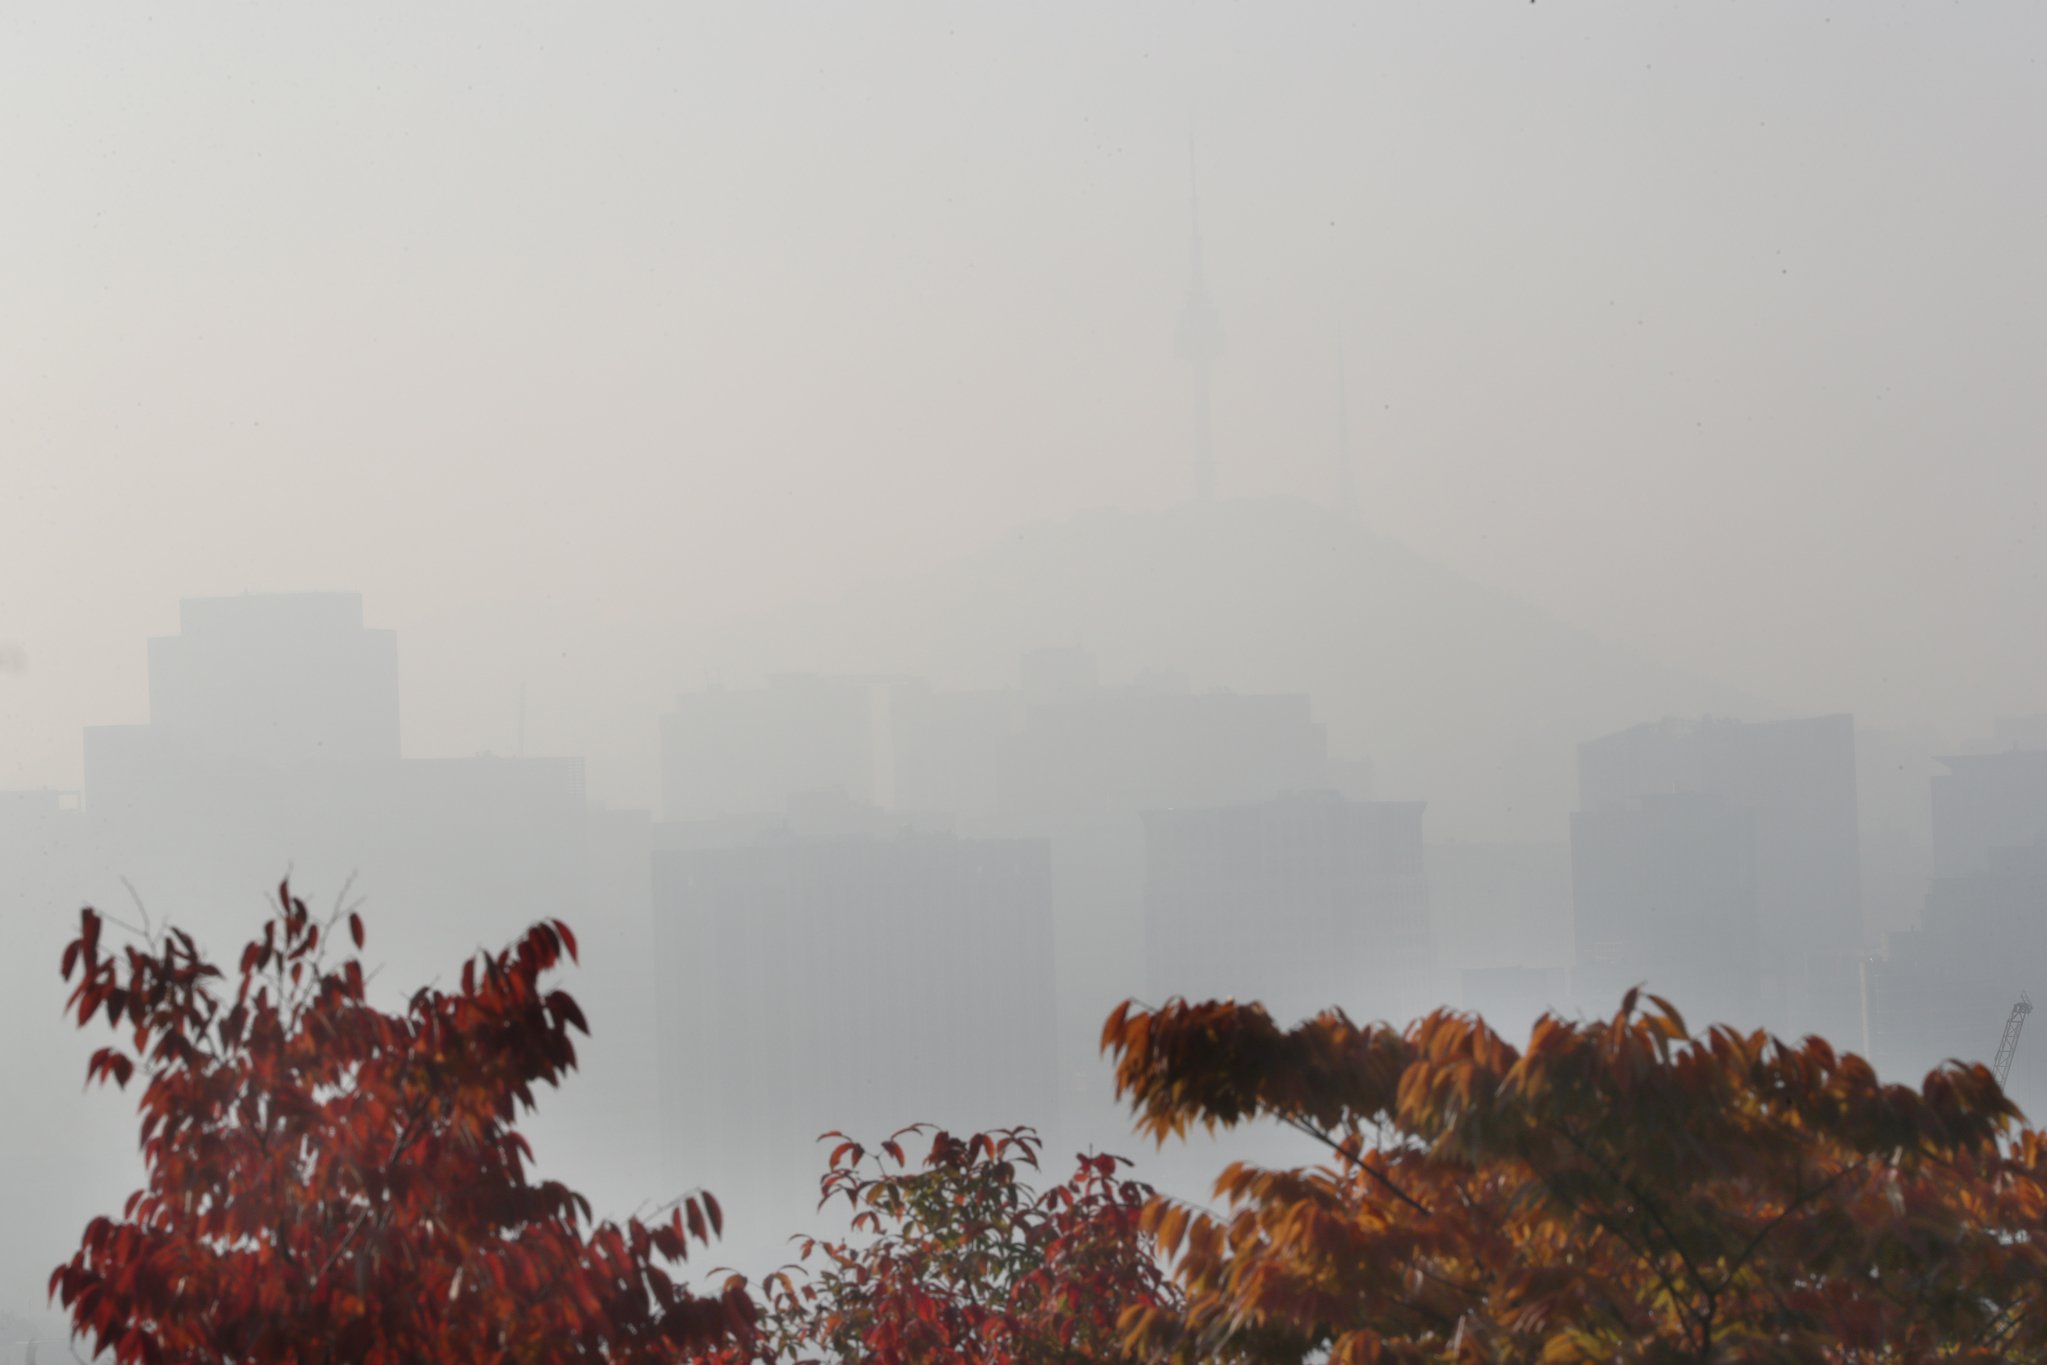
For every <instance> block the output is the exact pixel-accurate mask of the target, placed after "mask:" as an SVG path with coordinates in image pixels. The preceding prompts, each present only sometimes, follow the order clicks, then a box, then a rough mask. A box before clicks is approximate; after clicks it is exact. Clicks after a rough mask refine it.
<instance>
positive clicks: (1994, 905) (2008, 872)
mask: <svg viewBox="0 0 2047 1365" xmlns="http://www.w3.org/2000/svg"><path fill="white" fill-rule="evenodd" d="M1888 946H1889V951H1888V952H1887V953H1886V955H1885V956H1884V957H1883V958H1882V959H1879V960H1877V961H1874V962H1871V963H1870V964H1869V983H1870V984H1869V1028H1870V1045H1871V1053H1872V1058H1873V1060H1875V1062H1876V1063H1877V1065H1878V1067H1879V1068H1881V1070H1882V1072H1883V1074H1884V1076H1885V1078H1886V1079H1889V1080H1898V1081H1914V1082H1916V1081H1917V1080H1918V1078H1919V1077H1920V1076H1922V1075H1924V1074H1925V1073H1926V1072H1927V1071H1929V1070H1931V1069H1932V1068H1933V1067H1935V1066H1938V1065H1940V1064H1941V1063H1942V1062H1944V1061H1947V1060H1949V1059H1951V1058H1952V1059H1958V1060H1961V1061H1965V1062H1983V1063H1986V1064H1987V1063H1988V1062H1989V1061H1990V1059H1991V1057H1992V1056H1993V1055H1994V1054H1995V1052H1996V1050H1997V1042H1998V1036H1999V1033H2000V1032H2001V1030H2002V1029H2003V1026H2004V1020H2005V1015H2006V1014H2007V1012H2008V1011H2009V1010H2010V1009H2011V1007H2012V1004H2013V1002H2014V1001H2016V1000H2017V999H2018V998H2019V995H2020V993H2021V992H2024V991H2036V990H2039V989H2041V988H2042V987H2043V986H2047V841H2040V842H2032V843H2027V844H2023V845H2006V846H1995V847H1991V848H1989V849H1987V850H1986V851H1985V853H1984V855H1983V857H1982V859H1981V861H1980V863H1979V864H1978V865H1976V866H1975V867H1974V868H1973V869H1972V870H1970V871H1966V872H1958V873H1955V874H1953V875H1950V876H1944V877H1938V878H1936V879H1935V880H1934V883H1933V890H1932V891H1931V892H1930V893H1929V894H1928V896H1927V898H1926V911H1925V916H1924V922H1923V924H1922V926H1921V927H1920V928H1918V929H1909V930H1903V931H1900V932H1898V933H1894V934H1892V935H1891V936H1890V941H1889V945H1888ZM2042 1044H2043V1040H2042V1039H2041V1038H2039V1037H2036V1036H2024V1037H2022V1038H2021V1042H2020V1047H2019V1055H2018V1059H2017V1062H2016V1064H2015V1065H2014V1068H2013V1071H2012V1075H2011V1080H2010V1086H2011V1090H2012V1092H2013V1095H2014V1097H2015V1098H2017V1099H2018V1100H2019V1102H2020V1104H2021V1105H2023V1106H2024V1107H2026V1108H2027V1110H2028V1111H2029V1112H2038V1108H2039V1105H2040V1104H2041V1102H2043V1101H2047V1060H2043V1057H2047V1048H2043V1045H2042Z"/></svg>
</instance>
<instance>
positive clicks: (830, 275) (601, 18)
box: [0, 0, 2047, 800]
mask: <svg viewBox="0 0 2047 1365" xmlns="http://www.w3.org/2000/svg"><path fill="white" fill-rule="evenodd" d="M2043 46H2047V10H2043V9H2042V7H2041V6H2040V5H2039V4H2037V3H2036V2H2035V0H2000V2H1998V3H1989V2H1987V0H1979V2H1978V3H1970V4H1931V3H1924V2H1923V0H1922V2H1921V3H1912V4H1895V3H1879V2H1877V0H1854V2H1853V3H1840V4H1835V5H1825V4H1819V3H1810V4H1795V5H1745V6H1727V5H1715V6H1706V5H1699V4H1696V3H1690V4H1680V3H1646V2H1644V0H1628V3H1621V0H1612V2H1611V3H1604V4H1582V3H1564V2H1563V0H1542V3H1539V4H1534V5H1529V4H1521V3H1507V2H1506V0H1496V2H1495V3H1491V4H1483V5H1481V4H1456V5H1452V4H1441V3H1433V4H1431V3H1422V2H1421V0H1408V2H1406V3H1386V4H1376V5H1363V4H1355V3H1344V4H1324V5H1307V4H1300V5H1291V6H1264V5H1256V6H1254V5H1241V6H1222V5H1216V4H1188V3H1174V4H1163V3H1154V4H1135V3H1132V4H1117V5H1075V4H1038V5H1006V6H978V7H963V6H941V5H936V4H931V5H923V6H899V5H884V4H872V3H863V4H859V5H841V6H822V5H818V6H779V7H770V6H755V5H746V6H741V5H730V6H720V7H712V6H698V5H668V4H657V5H642V6H635V5H625V4H614V5H606V6H563V5H553V4H549V5H536V4H526V3H510V2H509V0H491V3H488V4H473V5H456V4H437V5H432V6H419V5H411V4H406V5H401V4H350V5H346V6H318V7H314V6H292V7H283V6H252V5H212V6H197V7H176V8H163V9H153V8H148V7H143V6H122V7H118V8H110V7H105V6H60V5H45V6H36V7H30V6H21V5H17V6H9V7H7V9H6V11H5V12H4V14H0V127H4V128H5V129H6V132H5V133H4V135H0V250H4V257H0V259H4V262H5V265H4V268H0V474H4V477H0V646H10V645H11V646H14V647H16V648H17V649H18V651H19V654H18V655H17V654H14V653H10V652H6V651H4V650H0V786H10V785H34V784H40V783H55V784H61V785H69V784H74V783H75V782H76V781H77V780H78V766H79V757H78V755H79V750H78V734H77V731H78V727H79V726H80V725H82V724H87V723H96V722H108V721H129V720H140V719H142V718H143V717H144V713H145V691H144V684H145V675H144V669H143V647H142V639H143V637H144V636H146V635H149V634H161V633H167V632H169V631H171V630H173V629H175V623H176V606H177V600H178V599H179V598H180V597H181V596H188V595H195V594H205V593H221V592H239V591H243V590H252V591H261V590H289V589H298V588H351V589H358V590H361V591H362V592H363V593H365V594H366V597H367V606H368V614H369V621H370V624H372V625H377V626H387V627H393V628H396V629H397V630H398V631H399V632H400V648H401V656H402V667H403V671H404V679H405V688H406V693H405V702H406V708H407V709H406V718H405V727H406V728H405V733H406V743H407V746H408V749H409V750H410V751H411V752H414V753H421V754H432V753H468V752H473V751H476V750H479V749H484V748H495V749H497V750H499V751H504V750H506V749H508V748H509V747H510V746H511V744H512V742H513V734H514V725H515V707H516V697H517V689H518V685H519V681H520V680H521V679H524V680H526V682H527V683H528V686H529V691H530V702H529V732H530V734H531V737H532V738H531V746H532V747H534V748H537V749H552V750H556V751H569V752H587V753H590V754H591V755H592V757H593V767H592V778H593V786H594V788H595V790H596V792H597V793H598V794H599V795H606V796H611V797H614V798H617V799H625V800H646V799H648V798H650V797H651V795H652V789H653V780H652V778H653V764H652V744H651V738H652V731H653V720H654V714H655V712H656V710H657V709H658V708H659V706H660V704H661V701H662V698H664V697H665V696H666V695H667V693H668V692H669V691H670V690H671V689H672V687H673V686H674V685H675V683H677V682H678V681H681V680H683V679H685V678H692V679H693V678H695V677H697V676H699V675H700V674H701V672H702V670H703V668H704V667H705V666H707V664H709V663H713V662H717V660H716V659H715V657H714V656H715V652H716V651H715V646H714V644H712V643H710V642H712V641H714V640H715V639H716V638H717V636H716V630H715V627H716V625H717V623H718V622H720V621H722V620H728V619H732V618H739V617H744V616H746V615H748V614H749V613H752V612H755V611H758V610H762V609H765V608H768V607H772V606H774V605H776V604H780V603H785V602H789V601H793V600H799V599H803V598H808V597H813V596H817V595H820V594H829V593H831V592H834V591H836V590H837V589H839V588H840V587H842V586H843V585H845V584H846V583H848V582H852V581H858V580H862V579H867V578H871V577H874V576H877V575H886V574H892V573H898V572H905V571H908V570H911V569H913V568H916V567H919V566H923V565H928V564H932V563H936V562H942V561H944V560H945V559H947V558H948V557H950V556H953V555H956V554H959V553H962V552H964V551H967V550H969V549H971V548H972V547H975V546H978V545H981V544H984V543H986V542H989V541H991V540H995V539H998V538H1000V537H1001V536H1003V535H1004V534H1005V533H1008V532H1010V531H1012V530H1013V529H1014V528H1016V527H1018V526H1019V525H1022V524H1025V523H1028V522H1031V521H1036V520H1041V519H1046V518H1057V517H1061V516H1065V515H1070V514H1072V513H1074V512H1077V511H1080V510H1083V509H1087V508H1091V507H1098V506H1102V505H1105V504H1116V505H1122V506H1126V507H1130V508H1135V509H1144V508H1151V507H1157V506H1162V505H1164V504H1166V503H1169V502H1171V501H1173V500H1176V499H1178V498H1181V497H1183V496H1184V495H1185V490H1186V487H1187V483H1188V476H1187V457H1186V449H1187V444H1188V431H1189V422H1190V418H1189V409H1188V395H1187V380H1186V376H1185V373H1184V371H1183V369H1182V368H1181V366H1180V365H1179V362H1178V361H1177V359H1176V357H1175V354H1174V350H1173V328H1174V324H1175V321H1176V318H1177V315H1178V312H1179V308H1180V304H1181V299H1182V296H1183V292H1184V290H1185V286H1186V276H1187V269H1188V260H1187V241H1188V215H1187V183H1186V182H1187V151H1186V149H1187V142H1188V138H1189V135H1190V133H1191V134H1192V135H1193V137H1194V138H1195V140H1196V142H1197V144H1198V147H1199V155H1200V162H1201V193H1202V201H1203V208H1204V215H1205V230H1206V237H1207V244H1208V254H1209V269H1210V277H1211V287H1212V293H1213V296H1214V298H1215V300H1216V303H1217V305H1218V307H1219V308H1220V310H1221V314H1222V321H1223V328H1224V333H1225V346H1226V355H1225V358H1224V360H1223V362H1222V364H1221V366H1220V367H1219V369H1218V371H1217V380H1216V385H1217V387H1216V398H1215V403H1216V409H1215V411H1216V424H1217V452H1218V465H1219V477H1218V481H1219V484H1220V487H1221V489H1222V490H1223V492H1224V493H1225V495H1249V494H1257V495H1268V494H1283V495H1289V496H1297V497H1306V498H1317V499H1326V498H1328V497H1330V496H1331V490H1332V487H1333V483H1334V477H1333V472H1332V463H1331V459H1332V448H1333V431H1334V422H1335V417H1334V357H1333V349H1334V338H1335V336H1336V333H1337V331H1338V329H1339V327H1340V328H1341V330H1342V331H1343V333H1344V334H1345V335H1346V337H1347V340H1348V387H1349V393H1350V399H1351V406H1352V420H1351V429H1352V434H1353V438H1354V444H1355V448H1356V451H1357V458H1358V461H1359V480H1360V488H1361V492H1362V502H1363V507H1362V510H1363V514H1364V516H1365V517H1366V519H1367V520H1369V521H1370V522H1371V523H1372V524H1373V525H1374V526H1375V527H1377V528H1379V529H1381V530H1383V531H1385V532H1387V533H1389V534H1392V535H1394V536H1397V537H1398V538H1400V539H1402V540H1404V541H1406V542H1408V543H1409V544H1411V545H1412V546H1414V547H1415V548H1416V549H1418V550H1419V551H1421V552H1422V553H1424V554H1427V555H1429V556H1431V557H1433V558H1436V559H1438V560H1441V561H1443V562H1445V563H1447V564H1449V565H1451V566H1453V567H1455V568H1457V569H1459V570H1461V571H1462V572H1464V573H1466V574H1469V575H1471V576H1473V577H1476V578H1479V579H1481V580H1484V581H1488V582H1492V583H1496V584H1500V585H1503V586H1505V587H1508V588H1510V589H1512V590H1514V591H1516V592H1518V593H1520V594H1522V595H1524V596H1525V597H1527V598H1528V599H1530V600H1532V601H1534V602H1536V603H1538V604H1540V605H1542V606H1543V607H1545V608H1547V609H1549V610H1551V611H1553V612H1555V613H1557V614H1558V615H1561V616H1563V617H1565V618H1567V619H1569V620H1571V621H1574V622H1577V623H1579V624H1582V625H1585V626H1587V627H1589V628H1591V629H1593V630H1595V631H1597V632H1598V633H1600V634H1602V635H1604V636H1607V637H1609V638H1613V639H1616V640H1620V641H1625V642H1627V643H1630V644H1632V645H1634V646H1637V647H1639V648H1641V649H1642V650H1644V651H1646V652H1649V653H1651V654H1654V655H1657V656H1659V657H1661V658H1663V659H1666V660H1668V661H1671V662H1673V663H1677V664H1679V665H1681V666H1684V667H1687V668H1690V669H1694V670H1697V671H1700V672H1707V673H1711V674H1713V675H1715V676H1717V677H1719V678H1721V679H1724V680H1726V681H1727V682H1729V683H1730V684H1731V685H1734V686H1737V687H1740V688H1743V689H1746V690H1748V691H1750V692H1751V693H1753V694H1755V695H1759V696H1767V697H1769V698H1771V699H1773V700H1774V701H1776V702H1779V703H1781V704H1782V705H1785V706H1790V707H1810V708H1815V709H1820V708H1824V709H1851V708H1852V709H1857V710H1860V711H1862V712H1864V713H1865V714H1868V715H1870V716H1871V717H1872V718H1875V719H1879V720H1904V719H1913V718H1918V717H1922V716H1923V717H1926V718H1929V719H1934V720H1938V721H1941V722H1943V723H1945V724H1948V725H1950V726H1961V727H1971V726H1974V725H1976V724H1978V723H1980V721H1981V720H1983V719H1984V718H1987V717H1988V716H1989V715H1990V714H1992V713H1994V712H2001V711H2013V710H2027V709H2047V686H2042V685H2041V683H2040V681H2039V680H2040V678H2041V676H2042V673H2043V667H2042V666H2043V664H2047V634H2043V632H2042V631H2041V629H2040V628H2039V627H2040V625H2041V618H2040V612H2039V610H2038V607H2037V605H2036V599H2037V592H2038V588H2037V585H2038V583H2039V582H2040V581H2041V579H2042V577H2043V575H2047V539H2043V537H2042V535H2041V533H2040V529H2039V528H2040V525H2041V522H2042V519H2043V507H2042V494H2043V492H2047V462H2043V460H2042V458H2041V456H2042V453H2043V437H2047V398H2043V396H2042V395H2043V393H2047V387H2043V385H2042V382H2041V375H2042V373H2043V371H2047V264H2043V260H2047V252H2043V249H2042V246H2041V243H2042V242H2043V241H2047V164H2043V162H2047V156H2043V152H2042V138H2041V130H2042V129H2043V128H2047V68H2043V65H2042V50H2043Z"/></svg>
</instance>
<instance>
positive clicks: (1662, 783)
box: [1574, 715, 1862, 1047]
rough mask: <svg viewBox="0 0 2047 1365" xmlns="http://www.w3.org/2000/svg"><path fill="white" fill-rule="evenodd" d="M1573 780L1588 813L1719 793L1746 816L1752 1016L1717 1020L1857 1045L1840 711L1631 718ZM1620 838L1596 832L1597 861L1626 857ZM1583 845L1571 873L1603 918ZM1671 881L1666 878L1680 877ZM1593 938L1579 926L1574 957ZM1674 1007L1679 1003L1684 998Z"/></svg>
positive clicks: (1595, 747) (1857, 910)
mask: <svg viewBox="0 0 2047 1365" xmlns="http://www.w3.org/2000/svg"><path fill="white" fill-rule="evenodd" d="M1578 774H1579V808H1580V811H1581V812H1583V813H1584V814H1586V815H1593V816H1596V815H1598V814H1599V813H1600V812H1602V811H1605V810H1608V809H1611V808H1615V807H1619V806H1622V805H1625V804H1626V803H1628V802H1630V801H1634V800H1639V799H1641V798H1644V797H1650V796H1658V795H1699V796H1711V797H1717V798H1719V799H1720V800H1721V801H1723V802H1725V803H1726V804H1727V805H1728V806H1729V807H1730V808H1731V809H1733V810H1740V811H1745V812H1747V814H1748V815H1749V817H1750V821H1751V828H1752V830H1753V840H1754V854H1753V866H1754V879H1755V897H1756V925H1757V943H1758V946H1759V949H1760V953H1761V982H1760V992H1761V994H1760V1000H1759V1010H1758V1013H1757V1014H1755V1015H1754V1016H1752V1017H1751V1018H1749V1019H1747V1020H1742V1019H1730V1020H1728V1022H1732V1023H1750V1024H1761V1025H1765V1026H1767V1027H1769V1028H1771V1029H1774V1030H1777V1031H1779V1032H1783V1033H1787V1034H1790V1035H1792V1036H1800V1035H1803V1034H1806V1033H1819V1034H1822V1035H1823V1036H1825V1037H1827V1038H1829V1039H1831V1040H1832V1041H1834V1042H1835V1043H1836V1044H1837V1045H1847V1046H1852V1047H1860V1046H1862V1009H1861V974H1860V965H1859V964H1860V956H1861V952H1862V910H1861V857H1860V845H1859V819H1858V813H1857V791H1856V767H1855V726H1854V721H1853V719H1852V718H1851V717H1848V716H1844V715H1834V716H1816V717H1811V718H1806V719H1799V720H1783V721H1767V722H1759V723H1743V722H1739V721H1733V720H1724V719H1717V718H1708V719H1702V720H1695V721H1694V720H1666V721H1660V722H1655V723H1651V724H1647V725H1640V726H1636V727H1634V728H1632V729H1629V730H1623V731H1621V732H1619V733H1618V734H1613V735H1608V736H1606V737H1604V738H1601V739H1596V740H1592V741H1589V742H1587V743H1585V744H1583V745H1581V746H1579V750H1578ZM1666 818H1674V817H1666ZM1640 829H1641V832H1642V833H1643V835H1644V837H1650V838H1663V837H1666V836H1665V835H1664V834H1663V833H1662V832H1661V831H1660V828H1659V826H1658V824H1657V822H1655V821H1653V820H1651V821H1647V822H1645V823H1642V824H1641V825H1640ZM1620 837H1621V836H1619V835H1616V836H1615V837H1614V838H1613V839H1606V838H1602V839H1601V840H1599V841H1598V842H1597V844H1596V845H1595V846H1594V847H1595V848H1596V855H1595V856H1598V857H1612V858H1616V859H1619V860H1620V861H1621V863H1622V864H1623V865H1625V864H1629V863H1632V862H1634V861H1635V855H1633V854H1631V853H1629V852H1627V851H1626V850H1625V849H1624V848H1623V847H1622V846H1621V844H1620V843H1619V842H1618V840H1619V839H1620ZM1700 837H1701V838H1705V837H1706V836H1705V835H1703V834H1702V835H1701V836H1700ZM1580 850H1581V851H1580V853H1579V854H1578V855H1576V857H1575V874H1574V875H1575V878H1576V880H1577V885H1578V892H1577V894H1578V897H1579V905H1580V907H1581V914H1582V913H1586V912H1589V913H1592V914H1593V915H1594V916H1595V917H1596V916H1597V915H1598V914H1599V913H1601V912H1600V910H1599V908H1598V907H1596V906H1588V903H1587V901H1586V899H1585V897H1586V894H1587V890H1586V889H1587V887H1588V886H1594V887H1596V886H1598V885H1601V884H1602V874H1601V873H1600V871H1599V870H1598V868H1597V867H1596V866H1593V865H1591V864H1589V863H1588V861H1587V855H1588V853H1592V852H1593V850H1592V849H1588V848H1586V846H1584V845H1583V843H1582V841H1581V843H1580ZM1671 875H1672V877H1673V879H1674V880H1675V878H1676V877H1677V875H1678V874H1677V873H1676V872H1675V870H1673V872H1672V874H1671ZM1616 876H1618V874H1616ZM1685 894H1686V893H1685V892H1684V891H1683V889H1682V888H1681V887H1678V886H1675V885H1673V886H1672V887H1670V888H1669V890H1668V894H1667V895H1663V896H1659V897H1658V899H1659V901H1660V902H1662V903H1667V904H1680V903H1681V902H1682V898H1683V897H1684V895H1685ZM1665 923H1666V930H1667V931H1668V932H1676V925H1675V922H1674V921H1666V922H1665ZM1599 938H1600V936H1599V935H1598V934H1593V935H1592V936H1591V937H1590V939H1589V940H1588V937H1587V935H1586V934H1585V933H1584V932H1582V931H1581V933H1580V936H1579V942H1580V951H1581V953H1582V952H1584V951H1585V947H1586V944H1587V942H1588V941H1592V942H1597V941H1599ZM1658 955H1659V954H1658V953H1652V954H1651V956H1652V959H1653V958H1654V957H1656V956H1658ZM1744 960H1746V959H1745V958H1744ZM1581 965H1584V962H1583V959H1582V958H1581ZM1580 1000H1581V1003H1582V1004H1583V1005H1584V1006H1585V1007H1586V1008H1588V1009H1593V1010H1595V1011H1596V1010H1597V1009H1598V1008H1599V1002H1598V1001H1597V1000H1596V999H1591V998H1587V997H1586V996H1585V994H1584V992H1582V991H1581V993H1580ZM1676 1003H1677V1004H1678V1006H1679V1007H1680V1008H1681V1009H1682V1008H1684V1007H1685V1004H1686V1002H1685V1001H1684V1000H1682V999H1680V1000H1678V1001H1676ZM1696 1015H1697V1011H1696V1009H1694V1010H1690V1011H1688V1017H1692V1016H1696Z"/></svg>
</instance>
